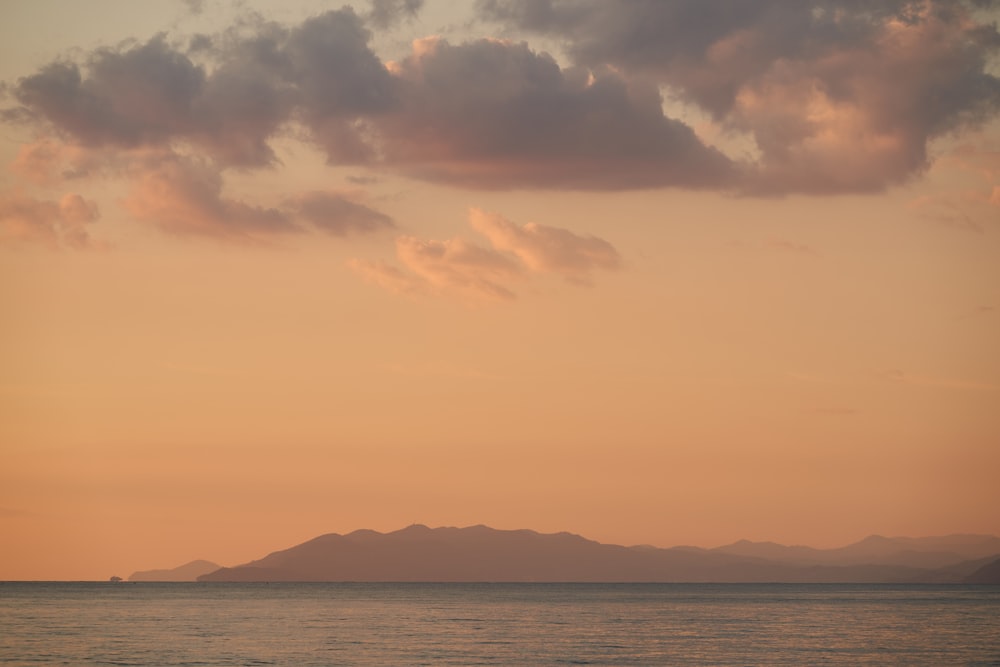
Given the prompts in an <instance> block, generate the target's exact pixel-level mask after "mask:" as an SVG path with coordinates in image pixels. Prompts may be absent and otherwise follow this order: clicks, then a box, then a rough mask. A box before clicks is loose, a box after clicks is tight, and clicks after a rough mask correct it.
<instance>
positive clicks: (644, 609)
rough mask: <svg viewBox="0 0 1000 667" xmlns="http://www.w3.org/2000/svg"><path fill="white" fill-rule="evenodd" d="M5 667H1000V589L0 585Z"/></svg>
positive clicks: (0, 647) (0, 656) (0, 660)
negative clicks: (241, 666) (652, 666)
mask: <svg viewBox="0 0 1000 667" xmlns="http://www.w3.org/2000/svg"><path fill="white" fill-rule="evenodd" d="M0 664H2V665H33V666H34V665H72V666H74V667H76V666H86V665H164V666H166V665H188V666H190V665H202V666H215V665H288V666H296V667H299V666H310V665H317V666H319V665H934V666H935V667H940V666H944V665H1000V586H959V585H954V586H952V585H918V586H913V585H845V584H808V585H800V584H543V583H536V584H509V583H483V584H458V583H442V584H428V583H378V584H367V583H320V584H310V583H271V584H264V583H258V584H243V583H117V584H113V583H65V582H60V583H42V582H5V583H0Z"/></svg>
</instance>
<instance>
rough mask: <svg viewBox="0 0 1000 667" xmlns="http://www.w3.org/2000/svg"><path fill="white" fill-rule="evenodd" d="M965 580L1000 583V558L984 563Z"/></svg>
mask: <svg viewBox="0 0 1000 667" xmlns="http://www.w3.org/2000/svg"><path fill="white" fill-rule="evenodd" d="M964 582H965V583H967V584H1000V558H997V559H996V560H991V561H990V562H989V563H987V564H986V565H983V566H982V567H981V568H979V569H978V570H976V571H975V572H973V573H972V574H970V575H969V576H967V577H965V579H964Z"/></svg>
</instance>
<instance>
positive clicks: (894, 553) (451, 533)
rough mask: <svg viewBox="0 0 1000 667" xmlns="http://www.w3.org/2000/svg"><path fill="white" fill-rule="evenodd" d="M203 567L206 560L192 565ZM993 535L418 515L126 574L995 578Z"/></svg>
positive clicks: (291, 578)
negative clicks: (711, 530)
mask: <svg viewBox="0 0 1000 667" xmlns="http://www.w3.org/2000/svg"><path fill="white" fill-rule="evenodd" d="M199 570H201V571H199ZM998 577H1000V538H998V537H996V536H993V535H949V536H944V537H923V538H910V537H893V538H890V537H882V536H878V535H873V536H870V537H867V538H865V539H863V540H861V541H860V542H856V543H854V544H850V545H847V546H844V547H840V548H835V549H814V548H811V547H804V546H785V545H781V544H776V543H773V542H750V541H747V540H741V541H739V542H735V543H733V544H729V545H726V546H722V547H717V548H713V549H704V548H699V547H688V546H677V547H671V548H658V547H652V546H648V545H639V546H621V545H615V544H603V543H600V542H595V541H593V540H589V539H586V538H584V537H581V536H579V535H574V534H571V533H565V532H563V533H549V534H546V533H538V532H535V531H533V530H526V529H522V530H498V529H494V528H490V527H488V526H483V525H477V526H470V527H466V528H455V527H441V528H429V527H427V526H424V525H421V524H414V525H411V526H408V527H406V528H403V529H401V530H396V531H393V532H388V533H380V532H377V531H374V530H357V531H354V532H352V533H348V534H344V535H341V534H337V533H330V534H327V535H321V536H319V537H316V538H314V539H312V540H309V541H307V542H304V543H302V544H299V545H296V546H293V547H291V548H288V549H283V550H281V551H275V552H273V553H271V554H269V555H267V556H264V557H263V558H260V559H257V560H254V561H250V562H248V563H245V564H242V565H236V566H234V567H218V566H216V565H215V564H214V563H210V562H208V561H194V562H193V563H188V564H186V565H184V566H181V567H179V568H175V569H174V570H150V571H144V572H136V573H134V574H133V575H132V576H131V577H130V578H129V580H130V581H193V580H197V581H200V582H350V581H369V582H375V581H384V582H397V581H398V582H720V583H723V582H724V583H736V582H748V583H755V582H759V583H762V582H788V583H963V582H968V583H998V582H997V578H998Z"/></svg>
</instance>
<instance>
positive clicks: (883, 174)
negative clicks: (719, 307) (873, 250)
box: [479, 0, 1000, 194]
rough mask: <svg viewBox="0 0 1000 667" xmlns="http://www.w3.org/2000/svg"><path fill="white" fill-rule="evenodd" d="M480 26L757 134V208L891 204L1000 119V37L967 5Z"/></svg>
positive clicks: (607, 16)
mask: <svg viewBox="0 0 1000 667" xmlns="http://www.w3.org/2000/svg"><path fill="white" fill-rule="evenodd" d="M479 8H480V11H481V13H482V14H483V15H484V16H486V17H487V18H489V19H492V20H496V21H501V22H504V23H507V24H509V25H512V26H515V27H517V28H520V29H525V30H529V31H534V32H537V33H543V34H548V35H552V36H555V37H557V38H561V39H563V40H564V41H565V48H566V50H567V52H568V53H569V54H570V55H571V57H572V58H573V59H574V61H575V62H577V63H578V64H580V65H584V66H588V67H598V66H601V65H608V64H610V65H613V66H615V67H618V68H620V70H621V71H623V72H626V73H627V74H630V75H636V76H647V77H653V78H655V79H656V80H657V81H659V82H660V83H661V84H662V85H664V86H666V87H667V89H668V90H669V92H670V94H671V95H675V96H677V97H679V98H680V99H682V100H684V101H685V102H688V103H692V104H695V105H697V106H698V107H700V108H701V109H702V110H703V111H704V112H705V113H707V114H709V115H710V116H711V117H712V118H714V119H715V121H716V122H719V123H721V124H723V126H724V127H726V128H729V129H732V130H737V131H741V132H746V133H749V134H750V135H751V136H752V137H753V138H754V139H755V141H756V145H757V148H758V151H759V159H758V163H757V165H756V169H755V170H754V171H753V172H750V173H749V174H748V179H747V181H746V182H745V183H744V184H743V186H742V189H743V190H744V191H745V192H748V193H756V194H782V193H788V192H806V193H814V194H820V193H842V192H870V191H877V190H882V189H884V188H886V187H888V186H890V185H894V184H898V183H901V182H903V181H906V180H908V179H910V178H912V177H913V176H915V175H917V174H919V173H921V172H922V171H923V170H924V169H925V168H926V167H927V165H928V162H929V160H928V155H927V144H928V142H929V141H930V140H932V139H934V138H935V137H939V136H942V135H944V134H946V133H948V132H951V131H953V130H956V129H960V128H964V127H969V126H974V125H976V124H977V123H979V122H981V121H982V120H983V119H984V118H987V117H990V116H993V115H995V114H996V113H997V111H998V109H1000V80H998V79H997V77H996V76H995V75H993V74H991V73H990V72H989V68H988V64H989V58H990V57H991V56H992V55H994V54H995V53H996V51H997V49H998V47H1000V35H998V33H997V29H996V25H995V24H993V23H987V22H985V21H982V20H978V19H977V18H976V13H975V11H974V8H973V7H972V6H970V5H969V4H968V3H963V2H951V1H949V0H928V1H926V2H923V1H922V2H910V1H898V2H885V3H875V4H873V3H856V2H851V1H849V0H843V1H841V2H837V1H833V2H824V3H819V2H801V3H791V4H789V3H787V2H784V1H782V0H762V1H761V2H752V3H749V2H703V1H702V0H678V1H677V2H659V1H657V0H633V1H630V2H608V1H606V0H481V1H480V3H479Z"/></svg>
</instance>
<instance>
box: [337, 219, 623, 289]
mask: <svg viewBox="0 0 1000 667" xmlns="http://www.w3.org/2000/svg"><path fill="white" fill-rule="evenodd" d="M469 223H470V225H471V226H472V228H473V229H475V230H476V231H478V232H479V233H481V234H482V235H483V236H485V237H486V239H487V240H488V241H489V242H490V247H485V246H482V245H479V244H476V243H473V242H471V241H468V240H466V239H463V238H461V237H456V238H451V239H447V240H444V241H437V240H423V239H418V238H415V237H412V236H400V237H398V238H397V239H396V259H397V260H398V261H399V263H400V265H401V266H402V268H399V267H396V266H392V265H390V264H386V263H384V262H372V261H366V260H353V261H352V262H350V263H349V266H350V267H351V268H352V269H353V270H354V271H356V272H357V273H359V274H360V275H362V276H363V277H364V278H365V279H366V280H368V281H369V282H372V283H374V284H377V285H379V286H381V287H383V288H384V289H387V290H389V291H391V292H394V293H397V294H398V293H436V294H447V293H453V294H461V295H465V296H478V297H485V298H489V299H512V298H514V297H515V296H516V295H515V293H514V291H513V289H512V287H511V285H512V284H513V283H514V282H515V281H523V280H524V279H525V278H526V276H527V274H529V273H540V274H544V273H553V274H557V275H561V276H563V277H565V278H567V279H568V280H570V281H571V282H574V283H577V284H588V283H589V281H590V274H591V272H592V271H594V270H597V269H603V270H614V269H617V268H619V266H620V264H621V260H620V258H619V255H618V252H617V251H616V250H615V249H614V247H613V246H612V245H611V244H610V243H608V242H607V241H605V240H603V239H599V238H597V237H593V236H586V237H585V236H579V235H577V234H574V233H573V232H571V231H569V230H567V229H561V228H558V227H547V226H543V225H539V224H537V223H528V224H526V225H523V226H521V225H517V224H515V223H513V222H511V221H509V220H507V219H506V218H504V217H502V216H500V215H498V214H496V213H488V212H485V211H481V210H479V209H472V210H470V212H469Z"/></svg>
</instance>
